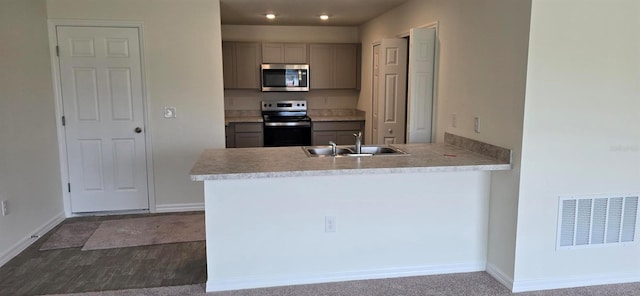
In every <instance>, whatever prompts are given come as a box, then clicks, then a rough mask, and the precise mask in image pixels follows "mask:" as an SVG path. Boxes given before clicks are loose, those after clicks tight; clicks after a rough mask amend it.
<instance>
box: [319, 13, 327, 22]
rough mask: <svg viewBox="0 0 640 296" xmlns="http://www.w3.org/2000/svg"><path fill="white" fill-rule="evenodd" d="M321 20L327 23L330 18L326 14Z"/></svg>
mask: <svg viewBox="0 0 640 296" xmlns="http://www.w3.org/2000/svg"><path fill="white" fill-rule="evenodd" d="M320 19H321V20H323V21H326V20H328V19H329V16H328V15H326V14H323V15H321V16H320Z"/></svg>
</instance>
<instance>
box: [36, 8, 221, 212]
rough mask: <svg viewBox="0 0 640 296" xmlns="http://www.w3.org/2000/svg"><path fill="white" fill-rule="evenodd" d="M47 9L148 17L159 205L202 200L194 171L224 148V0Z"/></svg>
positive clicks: (86, 16) (76, 15) (75, 15)
mask: <svg viewBox="0 0 640 296" xmlns="http://www.w3.org/2000/svg"><path fill="white" fill-rule="evenodd" d="M47 9H48V11H47V12H48V17H49V18H52V19H82V20H126V21H141V22H143V23H144V29H143V32H144V36H143V38H144V55H145V71H146V80H147V83H148V91H149V97H150V108H149V110H148V111H149V115H150V121H151V127H150V128H151V132H152V134H151V137H152V141H153V146H152V150H153V165H154V178H155V196H156V203H157V204H158V205H159V206H161V207H162V206H170V205H176V204H194V203H202V202H203V189H202V183H200V182H192V181H190V179H189V170H190V169H191V166H192V165H193V163H194V162H195V161H196V159H197V157H198V155H199V154H200V153H201V152H202V151H203V149H205V148H207V147H224V103H223V89H222V51H221V50H222V49H221V32H220V3H219V1H211V0H181V1H172V0H109V1H103V0H47ZM164 106H174V107H176V109H177V118H175V119H165V118H164V117H163V108H164Z"/></svg>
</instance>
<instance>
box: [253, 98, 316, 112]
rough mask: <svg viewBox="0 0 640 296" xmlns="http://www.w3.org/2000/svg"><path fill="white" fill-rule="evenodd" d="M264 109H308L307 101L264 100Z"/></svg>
mask: <svg viewBox="0 0 640 296" xmlns="http://www.w3.org/2000/svg"><path fill="white" fill-rule="evenodd" d="M262 111H307V101H306V100H295V101H262Z"/></svg>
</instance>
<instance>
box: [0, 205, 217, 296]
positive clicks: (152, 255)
mask: <svg viewBox="0 0 640 296" xmlns="http://www.w3.org/2000/svg"><path fill="white" fill-rule="evenodd" d="M184 214H191V213H184ZM157 215H162V214H143V215H120V216H93V217H78V218H69V219H66V220H65V221H64V222H62V223H61V224H60V225H58V226H57V227H56V228H55V229H53V230H52V231H49V232H48V233H47V234H46V235H44V236H42V237H41V238H40V239H38V240H37V241H36V242H35V243H34V244H32V245H31V246H29V248H27V249H26V250H25V251H23V252H22V253H20V254H19V255H18V256H16V257H15V258H13V259H12V260H11V261H9V262H8V263H7V264H5V265H4V266H2V267H0V295H2V296H4V295H12V296H18V295H42V294H65V293H77V292H91V291H106V290H121V289H133V288H150V287H161V286H178V285H191V284H202V283H204V282H205V281H206V273H207V271H206V264H207V260H206V254H205V242H204V241H198V242H187V243H175V244H164V245H152V246H141V247H130V248H119V249H107V250H95V251H80V249H81V248H69V249H58V250H50V251H39V249H40V247H41V246H42V244H43V243H44V242H45V241H46V240H47V239H48V238H49V236H50V235H51V234H52V233H53V232H55V231H56V230H57V229H58V228H59V227H60V226H61V225H63V224H65V223H70V222H77V221H105V220H114V219H124V218H132V217H147V216H157ZM172 215H176V213H172Z"/></svg>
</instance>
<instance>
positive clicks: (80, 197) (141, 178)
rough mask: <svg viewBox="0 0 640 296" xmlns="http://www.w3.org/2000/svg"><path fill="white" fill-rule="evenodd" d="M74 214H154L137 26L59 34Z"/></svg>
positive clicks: (63, 30) (65, 28) (66, 29)
mask: <svg viewBox="0 0 640 296" xmlns="http://www.w3.org/2000/svg"><path fill="white" fill-rule="evenodd" d="M56 33H57V40H58V46H59V63H60V82H61V90H62V103H63V113H64V116H65V127H64V128H65V137H66V147H67V159H68V170H69V180H70V186H69V187H70V189H69V192H70V196H71V211H72V212H74V213H78V212H97V211H121V210H140V209H148V208H149V197H148V188H147V166H146V158H145V157H146V146H145V137H144V119H143V117H144V105H143V89H142V72H141V60H140V41H139V37H138V29H137V28H114V27H71V26H58V27H57V28H56Z"/></svg>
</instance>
